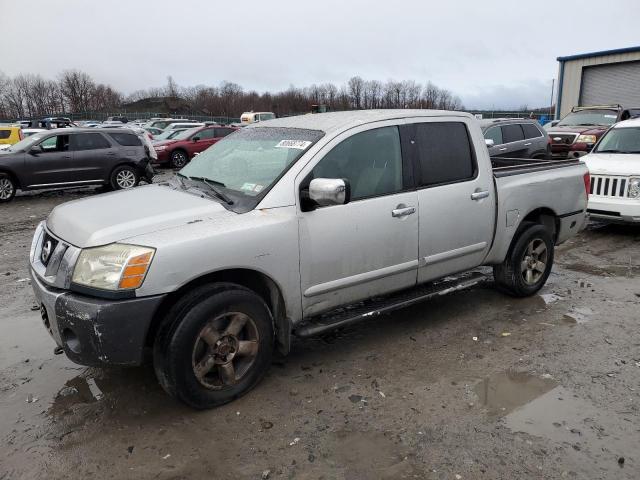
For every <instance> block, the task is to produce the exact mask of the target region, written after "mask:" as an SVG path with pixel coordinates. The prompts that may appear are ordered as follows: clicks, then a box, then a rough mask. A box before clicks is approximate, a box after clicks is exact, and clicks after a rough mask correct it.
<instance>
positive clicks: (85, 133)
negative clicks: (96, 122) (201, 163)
mask: <svg viewBox="0 0 640 480" xmlns="http://www.w3.org/2000/svg"><path fill="white" fill-rule="evenodd" d="M151 148H153V147H152V146H151V143H150V142H149V141H148V140H147V139H146V137H144V136H143V135H137V134H136V133H134V132H133V131H131V130H127V129H123V128H112V129H111V128H104V129H100V131H96V130H95V129H93V128H86V129H85V128H63V129H57V130H50V131H48V132H43V133H37V134H35V135H32V136H30V137H27V138H25V139H24V140H22V141H20V142H18V143H16V144H15V145H12V146H11V147H10V148H9V149H7V150H3V151H2V152H1V153H0V202H8V201H10V200H11V199H12V198H13V197H14V195H15V193H16V190H17V189H20V190H36V189H42V188H66V187H77V186H82V185H106V186H108V187H110V188H112V189H115V190H120V189H126V188H132V187H135V186H136V185H138V182H139V181H140V180H141V179H145V180H146V181H148V182H151V179H152V177H153V174H154V172H153V168H152V167H151V164H150V152H151Z"/></svg>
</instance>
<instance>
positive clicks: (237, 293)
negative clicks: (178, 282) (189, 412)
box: [154, 283, 274, 409]
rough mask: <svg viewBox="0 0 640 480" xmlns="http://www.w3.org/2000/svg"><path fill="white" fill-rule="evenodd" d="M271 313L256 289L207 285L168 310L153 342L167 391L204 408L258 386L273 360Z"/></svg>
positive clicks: (159, 375) (157, 374)
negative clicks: (254, 291) (255, 291)
mask: <svg viewBox="0 0 640 480" xmlns="http://www.w3.org/2000/svg"><path fill="white" fill-rule="evenodd" d="M272 325H273V323H272V318H271V313H270V312H269V309H268V307H267V306H266V304H265V303H264V301H263V300H262V299H261V298H260V297H259V296H258V295H256V294H255V293H253V292H252V291H250V290H248V289H246V288H243V287H241V286H239V285H234V284H223V283H214V284H209V285H204V286H202V287H199V288H197V289H195V290H194V291H193V292H190V293H189V294H187V295H185V296H184V297H183V298H182V299H180V300H179V301H178V302H177V303H176V304H175V305H174V306H173V307H172V308H171V310H170V311H169V314H168V316H167V318H166V319H165V321H164V323H163V326H162V327H161V328H160V330H159V331H158V334H157V336H156V341H155V343H154V368H155V371H156V376H157V377H158V380H159V382H160V384H161V385H162V387H163V388H164V390H165V391H166V392H167V393H169V394H170V395H172V396H174V397H176V398H177V399H179V400H181V401H182V402H184V403H186V404H187V405H189V406H191V407H193V408H197V409H205V408H212V407H215V406H218V405H222V404H224V403H227V402H230V401H232V400H234V399H236V398H238V397H240V396H241V395H243V394H245V393H246V392H248V391H249V390H251V388H253V387H254V386H255V385H256V384H257V383H258V382H259V381H260V379H261V378H262V377H263V375H264V374H265V373H266V371H267V369H268V368H269V365H270V364H271V356H272V354H273V344H274V334H273V326H272Z"/></svg>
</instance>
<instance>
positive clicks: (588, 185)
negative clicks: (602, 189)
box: [583, 172, 591, 198]
mask: <svg viewBox="0 0 640 480" xmlns="http://www.w3.org/2000/svg"><path fill="white" fill-rule="evenodd" d="M583 178H584V192H585V193H586V194H587V198H588V197H589V190H590V189H591V175H589V172H587V173H585V174H584V177H583Z"/></svg>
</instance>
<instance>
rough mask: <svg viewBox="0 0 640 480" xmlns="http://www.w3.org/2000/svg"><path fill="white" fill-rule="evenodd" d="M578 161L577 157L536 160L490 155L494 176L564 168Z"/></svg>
mask: <svg viewBox="0 0 640 480" xmlns="http://www.w3.org/2000/svg"><path fill="white" fill-rule="evenodd" d="M579 162H580V161H579V160H578V159H573V158H572V159H567V160H538V159H534V158H505V157H491V166H492V167H493V175H494V176H495V177H496V178H500V177H508V176H511V175H520V174H523V173H531V172H540V171H543V170H552V169H554V168H564V167H568V166H573V165H577V164H578V163H579Z"/></svg>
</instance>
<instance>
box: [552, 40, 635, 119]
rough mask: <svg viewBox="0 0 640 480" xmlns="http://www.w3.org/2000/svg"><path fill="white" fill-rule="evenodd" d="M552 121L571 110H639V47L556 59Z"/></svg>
mask: <svg viewBox="0 0 640 480" xmlns="http://www.w3.org/2000/svg"><path fill="white" fill-rule="evenodd" d="M558 62H560V66H559V71H558V99H557V101H556V118H562V117H564V116H565V115H566V114H567V113H569V112H570V111H571V108H573V107H575V106H587V105H611V104H620V105H622V106H623V107H625V108H629V107H640V46H637V47H629V48H620V49H617V50H605V51H602V52H593V53H582V54H579V55H570V56H568V57H558Z"/></svg>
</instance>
